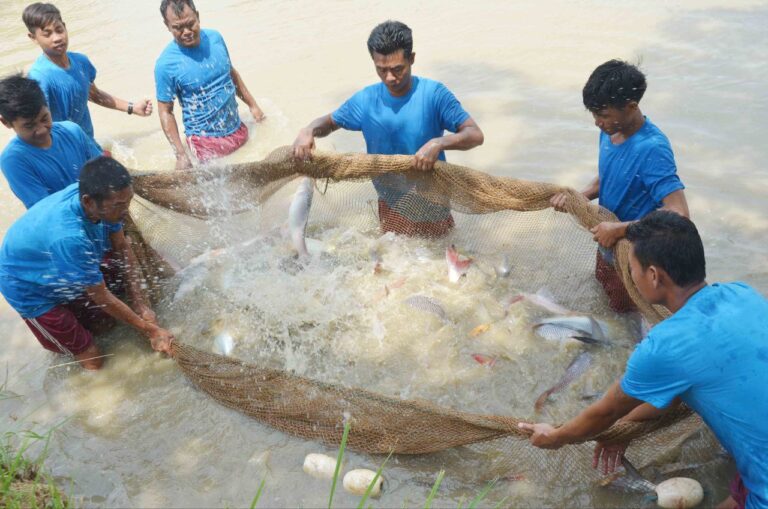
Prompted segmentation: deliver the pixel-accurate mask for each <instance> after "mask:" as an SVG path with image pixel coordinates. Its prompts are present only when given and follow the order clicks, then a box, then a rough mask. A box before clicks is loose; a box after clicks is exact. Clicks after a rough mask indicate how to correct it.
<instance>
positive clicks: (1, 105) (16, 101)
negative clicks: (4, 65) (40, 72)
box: [0, 74, 46, 122]
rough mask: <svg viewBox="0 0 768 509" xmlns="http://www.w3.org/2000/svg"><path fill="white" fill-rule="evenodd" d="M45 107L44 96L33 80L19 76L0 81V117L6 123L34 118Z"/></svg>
mask: <svg viewBox="0 0 768 509" xmlns="http://www.w3.org/2000/svg"><path fill="white" fill-rule="evenodd" d="M45 106H46V102H45V95H43V91H42V90H41V89H40V85H38V84H37V82H36V81H35V80H31V79H29V78H25V77H24V76H22V75H21V74H12V75H11V76H7V77H6V78H3V79H2V80H0V117H3V118H4V119H5V120H7V121H8V122H13V121H14V120H16V119H17V118H30V119H32V118H36V117H37V116H38V115H39V114H40V110H42V109H43V108H44V107H45Z"/></svg>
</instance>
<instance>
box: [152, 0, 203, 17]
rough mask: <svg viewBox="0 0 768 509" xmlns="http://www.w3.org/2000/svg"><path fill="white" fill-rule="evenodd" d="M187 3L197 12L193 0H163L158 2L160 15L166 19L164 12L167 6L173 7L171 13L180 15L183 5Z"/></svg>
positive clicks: (166, 10)
mask: <svg viewBox="0 0 768 509" xmlns="http://www.w3.org/2000/svg"><path fill="white" fill-rule="evenodd" d="M185 5H188V6H189V8H190V9H192V12H194V13H197V9H196V8H195V2H194V0H163V1H162V2H160V15H161V16H162V17H163V21H168V20H167V19H166V17H165V14H166V13H167V12H168V7H170V8H171V9H173V13H174V14H175V15H176V16H181V13H182V12H184V6H185Z"/></svg>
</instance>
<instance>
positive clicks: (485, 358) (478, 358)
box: [472, 353, 498, 368]
mask: <svg viewBox="0 0 768 509" xmlns="http://www.w3.org/2000/svg"><path fill="white" fill-rule="evenodd" d="M472 358H473V359H475V362H477V363H478V364H482V365H483V366H487V367H489V368H492V367H493V365H494V364H496V361H497V360H498V359H497V358H496V357H491V356H490V355H485V354H482V353H473V354H472Z"/></svg>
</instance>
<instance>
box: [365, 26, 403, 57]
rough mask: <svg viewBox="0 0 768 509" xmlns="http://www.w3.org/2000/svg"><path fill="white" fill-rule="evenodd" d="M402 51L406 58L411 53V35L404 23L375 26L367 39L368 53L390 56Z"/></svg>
mask: <svg viewBox="0 0 768 509" xmlns="http://www.w3.org/2000/svg"><path fill="white" fill-rule="evenodd" d="M400 49H401V50H403V54H404V55H405V56H406V57H409V56H411V53H413V34H412V33H411V29H410V28H408V25H406V24H405V23H400V22H399V21H392V20H389V21H385V22H384V23H381V24H379V25H377V26H376V28H374V29H373V30H372V31H371V35H370V36H369V37H368V53H370V54H371V56H373V53H374V52H376V53H379V54H381V55H391V54H392V53H394V52H395V51H397V50H400Z"/></svg>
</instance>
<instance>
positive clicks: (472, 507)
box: [467, 478, 498, 509]
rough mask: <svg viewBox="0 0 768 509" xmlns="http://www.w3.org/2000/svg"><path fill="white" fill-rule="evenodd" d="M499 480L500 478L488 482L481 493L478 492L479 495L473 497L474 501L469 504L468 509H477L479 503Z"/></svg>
mask: <svg viewBox="0 0 768 509" xmlns="http://www.w3.org/2000/svg"><path fill="white" fill-rule="evenodd" d="M497 482H498V478H496V479H493V480H491V481H489V482H488V484H486V485H485V487H484V488H483V489H482V490H481V491H480V493H478V494H477V496H476V497H475V498H474V499H472V502H470V504H469V506H467V509H475V507H477V504H479V503H480V502H482V501H483V500H485V497H487V496H488V493H490V492H491V490H492V489H493V487H494V486H496V483H497Z"/></svg>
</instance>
